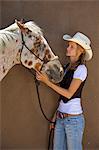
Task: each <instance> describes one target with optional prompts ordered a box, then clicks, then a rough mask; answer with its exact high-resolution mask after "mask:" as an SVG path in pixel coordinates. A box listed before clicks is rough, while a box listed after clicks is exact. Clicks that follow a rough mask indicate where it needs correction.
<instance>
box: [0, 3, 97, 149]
mask: <svg viewBox="0 0 99 150" xmlns="http://www.w3.org/2000/svg"><path fill="white" fill-rule="evenodd" d="M0 6H1V8H2V12H1V21H2V24H1V25H2V27H7V26H8V25H10V24H12V23H13V22H14V19H16V18H17V19H21V18H24V19H25V20H27V21H28V20H34V21H35V22H36V23H37V24H38V25H39V26H40V27H42V29H43V30H44V35H45V37H46V39H47V40H48V43H49V45H50V46H51V48H52V49H53V51H54V53H56V55H58V56H59V57H60V60H61V62H62V64H64V63H65V62H66V58H65V43H64V41H63V40H62V35H63V34H64V33H68V34H74V33H75V32H76V31H82V32H84V33H85V34H87V35H89V37H91V40H92V48H93V51H94V59H93V60H92V61H91V62H89V63H88V71H89V74H88V80H87V82H86V86H85V88H84V91H83V107H84V114H85V117H86V128H85V134H84V141H83V143H84V149H86V150H98V149H99V102H98V99H99V67H98V65H99V58H98V56H99V2H98V1H90V0H89V1H63V0H62V1H52V0H51V1H46V0H45V1H42V0H40V1H38V0H36V1H34V0H33V1H25V0H24V1H22V0H16V1H5V0H4V1H2V2H1V5H0ZM0 10H1V9H0ZM39 88H40V95H41V99H42V105H43V107H44V110H45V112H46V114H47V116H48V117H51V116H52V114H53V112H54V109H55V108H56V105H57V98H58V95H57V94H56V93H55V92H54V91H52V90H51V89H50V88H48V87H46V86H45V85H43V84H41V85H40V87H39ZM1 94H2V97H1V104H2V105H1V106H2V113H1V117H2V118H1V119H2V127H1V131H2V135H1V137H2V146H1V149H2V150H6V149H7V150H8V149H14V150H15V149H17V150H22V149H27V150H30V149H32V150H38V149H39V150H46V149H47V141H48V132H49V130H48V126H49V125H48V122H47V121H46V120H45V119H44V118H43V116H42V114H41V112H40V108H39V105H38V100H37V94H36V89H35V84H34V80H33V77H32V75H31V74H30V73H29V72H28V70H27V69H25V68H24V67H22V66H21V65H17V66H15V67H14V68H12V69H11V71H10V72H9V73H8V75H7V76H6V77H5V78H4V79H3V80H2V82H1Z"/></svg>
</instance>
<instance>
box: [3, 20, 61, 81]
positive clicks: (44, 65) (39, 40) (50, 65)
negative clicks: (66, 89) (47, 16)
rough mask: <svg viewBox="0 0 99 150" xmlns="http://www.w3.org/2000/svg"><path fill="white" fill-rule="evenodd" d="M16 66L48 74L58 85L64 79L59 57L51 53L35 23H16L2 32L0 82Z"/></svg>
mask: <svg viewBox="0 0 99 150" xmlns="http://www.w3.org/2000/svg"><path fill="white" fill-rule="evenodd" d="M16 64H22V65H24V66H25V67H27V68H29V69H31V68H33V69H34V70H40V71H42V72H44V73H46V74H47V76H48V78H49V79H50V80H51V81H52V82H54V83H58V82H60V81H61V80H62V78H63V68H62V65H61V63H60V61H59V59H58V56H55V54H54V53H53V52H52V51H51V48H50V47H49V45H48V43H47V41H46V40H45V38H44V37H43V33H42V31H41V29H40V28H39V27H38V26H37V25H36V24H35V23H34V22H33V21H29V22H27V23H25V24H24V23H21V22H20V21H17V20H16V21H15V23H14V24H12V25H11V26H9V27H7V28H5V29H2V30H0V81H1V80H2V79H3V78H4V77H5V76H6V74H7V73H8V71H9V70H10V69H11V68H12V67H13V66H14V65H16Z"/></svg>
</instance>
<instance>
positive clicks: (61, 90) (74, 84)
mask: <svg viewBox="0 0 99 150" xmlns="http://www.w3.org/2000/svg"><path fill="white" fill-rule="evenodd" d="M36 78H37V80H39V81H42V82H43V83H45V84H46V85H47V86H49V87H50V88H52V89H53V90H54V91H56V92H57V93H58V94H60V95H62V96H64V97H66V98H68V99H70V98H71V97H72V96H73V94H74V93H75V92H76V91H77V89H78V88H79V86H80V84H81V82H82V80H80V79H73V80H72V82H71V84H70V86H69V88H68V89H64V88H62V87H60V86H58V85H56V84H54V83H52V82H50V81H49V80H48V77H47V76H46V75H45V74H42V73H40V72H37V74H36Z"/></svg>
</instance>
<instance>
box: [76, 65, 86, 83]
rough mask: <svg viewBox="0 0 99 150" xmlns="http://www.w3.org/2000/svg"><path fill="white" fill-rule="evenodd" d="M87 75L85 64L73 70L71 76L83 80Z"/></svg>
mask: <svg viewBox="0 0 99 150" xmlns="http://www.w3.org/2000/svg"><path fill="white" fill-rule="evenodd" d="M86 77H87V67H86V66H85V65H79V66H78V67H77V69H76V70H75V72H74V75H73V78H74V79H80V80H82V81H84V80H85V79H86Z"/></svg>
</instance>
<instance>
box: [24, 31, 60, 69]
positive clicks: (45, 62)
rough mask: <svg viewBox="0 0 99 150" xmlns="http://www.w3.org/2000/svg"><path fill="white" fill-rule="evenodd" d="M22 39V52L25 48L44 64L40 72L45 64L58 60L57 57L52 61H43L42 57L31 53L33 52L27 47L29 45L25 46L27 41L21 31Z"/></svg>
mask: <svg viewBox="0 0 99 150" xmlns="http://www.w3.org/2000/svg"><path fill="white" fill-rule="evenodd" d="M21 39H22V48H21V52H22V50H23V47H24V46H25V47H26V49H27V50H28V51H29V52H30V53H32V54H33V55H34V56H35V57H36V58H38V59H39V60H40V61H41V62H43V64H42V66H41V68H40V71H41V70H42V68H43V65H44V64H47V63H48V62H49V61H53V60H55V59H58V56H55V57H54V59H51V60H44V59H41V58H40V57H38V56H37V55H36V54H35V53H34V52H33V51H31V50H30V49H29V48H28V47H27V45H26V44H25V41H24V37H23V33H22V31H21Z"/></svg>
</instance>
